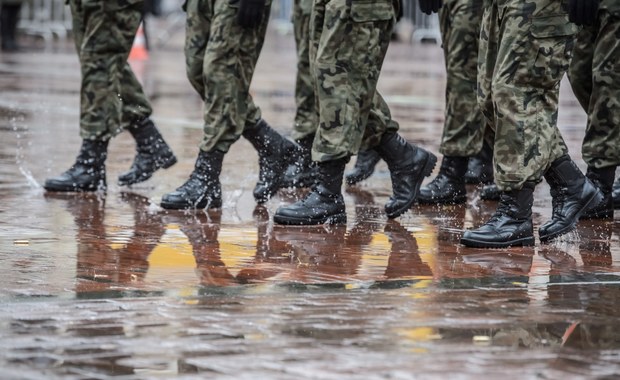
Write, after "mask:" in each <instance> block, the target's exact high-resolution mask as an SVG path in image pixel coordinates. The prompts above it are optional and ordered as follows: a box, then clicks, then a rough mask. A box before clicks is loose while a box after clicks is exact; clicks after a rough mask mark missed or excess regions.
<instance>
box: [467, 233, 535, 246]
mask: <svg viewBox="0 0 620 380" xmlns="http://www.w3.org/2000/svg"><path fill="white" fill-rule="evenodd" d="M535 243H536V241H535V240H534V236H528V237H525V238H521V239H515V240H511V241H507V242H502V243H494V242H488V241H480V240H472V239H463V238H461V244H463V245H465V246H467V247H471V248H510V247H531V246H533V245H534V244H535Z"/></svg>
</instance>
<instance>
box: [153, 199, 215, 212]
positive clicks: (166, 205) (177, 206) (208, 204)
mask: <svg viewBox="0 0 620 380" xmlns="http://www.w3.org/2000/svg"><path fill="white" fill-rule="evenodd" d="M159 205H160V206H161V208H165V209H167V210H202V209H205V208H208V209H216V208H221V207H222V200H221V199H214V200H212V201H211V202H198V204H197V205H189V204H180V203H172V202H164V201H161V202H160V203H159Z"/></svg>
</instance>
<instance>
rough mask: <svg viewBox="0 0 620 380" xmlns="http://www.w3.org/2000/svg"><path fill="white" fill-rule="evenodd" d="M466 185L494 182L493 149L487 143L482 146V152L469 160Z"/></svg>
mask: <svg viewBox="0 0 620 380" xmlns="http://www.w3.org/2000/svg"><path fill="white" fill-rule="evenodd" d="M464 177H465V183H470V184H474V185H477V184H480V183H481V184H485V185H486V184H490V183H492V182H493V147H491V146H490V145H489V144H487V143H486V142H485V143H484V144H482V150H480V153H478V154H477V155H475V156H473V157H471V158H470V159H469V162H468V165H467V172H466V173H465V176H464Z"/></svg>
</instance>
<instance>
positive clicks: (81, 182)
mask: <svg viewBox="0 0 620 380" xmlns="http://www.w3.org/2000/svg"><path fill="white" fill-rule="evenodd" d="M69 5H70V7H71V13H72V18H73V26H74V28H73V29H74V31H75V44H76V48H77V52H78V56H79V60H80V66H81V73H82V82H81V89H80V94H81V96H80V136H81V137H82V139H83V140H82V146H81V148H80V153H79V154H78V157H77V158H76V162H75V164H74V165H73V166H72V167H71V168H70V169H69V170H67V171H66V172H64V173H63V174H61V175H60V176H58V177H53V178H49V179H47V180H46V182H45V185H44V187H45V188H46V189H47V190H50V191H95V190H97V189H104V188H105V187H106V173H105V160H106V158H107V146H108V141H109V139H110V138H111V137H112V136H114V135H115V134H117V133H118V132H120V131H121V101H120V99H119V97H118V94H120V93H121V86H120V83H121V82H120V73H121V72H122V69H123V67H124V64H126V60H127V54H128V50H127V51H125V50H126V49H125V47H124V42H125V41H124V39H123V36H122V35H119V34H118V33H115V32H114V28H113V27H111V25H113V19H112V16H113V14H112V12H110V11H109V8H110V7H111V6H112V5H117V2H116V1H110V2H106V1H83V0H71V1H70V2H69Z"/></svg>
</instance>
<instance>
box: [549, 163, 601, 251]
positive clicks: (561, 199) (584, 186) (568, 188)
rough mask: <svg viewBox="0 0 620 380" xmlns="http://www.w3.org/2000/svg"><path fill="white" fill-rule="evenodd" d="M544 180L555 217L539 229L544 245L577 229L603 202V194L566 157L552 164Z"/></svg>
mask: <svg viewBox="0 0 620 380" xmlns="http://www.w3.org/2000/svg"><path fill="white" fill-rule="evenodd" d="M545 179H546V180H547V183H549V186H550V187H551V197H552V198H553V200H552V205H553V215H552V218H551V220H550V221H548V222H547V223H545V224H543V225H542V226H540V228H539V229H538V235H539V237H540V241H541V242H543V243H544V242H547V241H549V240H552V239H554V238H555V237H558V236H560V235H563V234H565V233H568V232H570V231H572V230H574V229H575V226H576V225H577V221H578V220H579V217H580V216H581V215H582V214H583V213H584V212H588V211H590V210H592V209H594V208H595V207H597V206H598V205H599V204H600V203H601V202H602V201H603V194H602V193H601V191H600V190H598V189H597V188H596V187H595V186H594V185H593V184H592V182H591V181H590V180H589V179H587V178H586V177H585V176H584V175H583V173H582V172H581V170H579V168H578V167H577V165H575V163H574V162H573V160H571V159H570V157H569V156H567V155H566V156H562V157H560V158H558V159H557V160H555V161H554V162H553V163H552V164H551V167H550V168H549V170H547V172H546V173H545Z"/></svg>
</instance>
